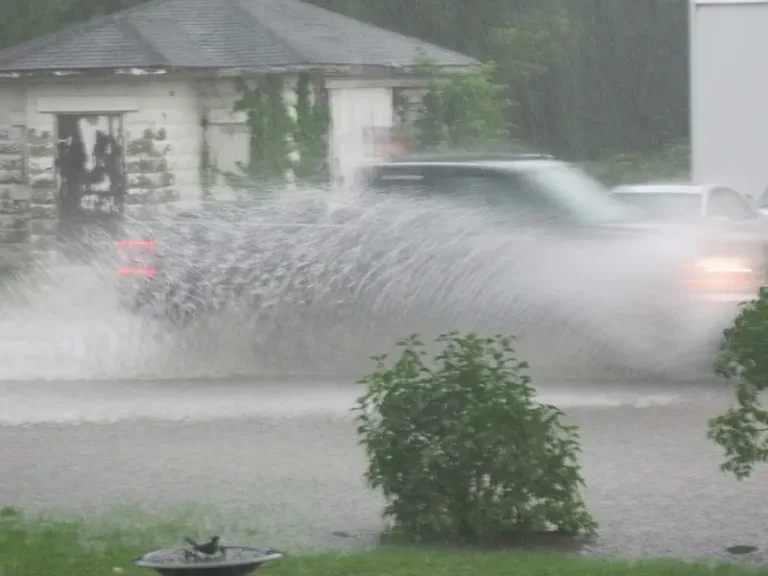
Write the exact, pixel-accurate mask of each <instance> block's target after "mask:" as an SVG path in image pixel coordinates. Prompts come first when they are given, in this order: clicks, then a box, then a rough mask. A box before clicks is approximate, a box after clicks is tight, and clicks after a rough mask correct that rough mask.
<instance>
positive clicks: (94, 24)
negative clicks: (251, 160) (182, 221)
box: [0, 0, 477, 244]
mask: <svg viewBox="0 0 768 576" xmlns="http://www.w3.org/2000/svg"><path fill="white" fill-rule="evenodd" d="M418 58H426V59H429V60H431V61H433V62H434V63H435V64H437V65H438V66H440V67H442V68H443V69H445V70H446V71H456V70H460V69H463V68H466V67H468V66H474V65H476V64H477V62H476V61H475V60H473V59H471V58H468V57H466V56H463V55H461V54H458V53H455V52H451V51H449V50H445V49H442V48H438V47H436V46H433V45H430V44H427V43H425V42H422V41H419V40H416V39H412V38H408V37H405V36H402V35H400V34H396V33H394V32H390V31H386V30H382V29H379V28H376V27H373V26H370V25H367V24H364V23H362V22H359V21H356V20H353V19H350V18H347V17H344V16H341V15H339V14H336V13H333V12H329V11H327V10H323V9H321V8H317V7H314V6H311V5H309V4H306V3H304V2H300V1H299V0H217V1H215V2H212V1H211V0H151V1H150V2H147V3H145V4H141V5H140V6H138V7H137V8H133V9H131V10H128V11H124V12H121V13H118V14H115V15H112V16H108V17H104V18H99V19H96V20H93V21H91V22H86V23H83V24H79V25H75V26H72V27H70V28H67V29H65V30H63V31H61V32H59V33H57V34H54V35H52V36H49V37H45V38H41V39H37V40H34V41H31V42H29V43H26V44H24V45H21V46H18V47H13V48H10V49H7V50H4V51H0V242H6V243H9V242H11V243H13V242H16V243H19V244H23V243H24V242H26V239H27V237H29V236H30V233H31V238H32V242H33V243H38V244H48V243H50V239H51V238H52V237H53V235H54V233H55V230H56V228H57V223H58V222H59V220H60V216H61V210H60V206H61V199H60V197H59V196H60V194H61V192H60V189H61V180H62V174H61V170H60V169H59V168H58V167H57V161H56V159H57V156H58V154H59V152H58V147H57V141H62V140H63V139H65V138H66V137H67V135H66V134H64V133H63V132H66V131H67V130H69V129H68V128H63V127H66V126H70V125H71V122H72V119H75V120H76V121H78V125H79V126H81V128H82V127H83V126H88V125H90V126H93V129H92V130H91V131H90V136H86V135H85V134H84V135H83V140H88V141H87V142H84V148H85V150H86V154H89V153H90V151H91V150H92V149H93V143H94V142H93V135H94V134H95V133H96V130H97V129H101V130H102V132H104V133H107V134H111V135H112V136H114V137H115V139H116V141H117V142H119V143H120V144H122V146H121V147H120V149H121V150H122V153H123V154H122V155H123V158H122V161H123V162H124V173H125V176H124V178H123V179H122V182H119V183H116V184H115V187H116V188H119V189H121V190H120V191H119V193H120V194H121V195H122V199H123V200H122V201H121V202H122V203H123V204H124V208H125V210H126V211H128V212H129V213H130V212H131V211H132V210H133V211H135V210H137V209H139V208H140V207H142V206H147V205H152V204H162V203H168V202H174V203H185V202H192V201H197V200H198V199H199V197H200V189H201V176H200V173H201V172H200V168H201V158H202V152H203V148H204V146H207V148H208V149H209V150H210V151H211V152H212V153H213V155H214V156H215V158H216V164H217V167H218V168H219V169H221V170H223V171H227V170H234V169H235V166H236V165H237V163H238V162H243V163H246V162H247V159H248V157H249V141H250V140H249V130H248V127H247V125H246V123H245V117H244V115H243V114H242V113H234V112H233V108H234V104H235V101H236V98H237V94H236V90H235V80H236V79H238V78H244V79H254V78H259V77H263V75H265V74H280V75H281V76H282V77H283V78H284V80H285V84H286V95H287V96H288V97H292V94H293V90H292V89H291V86H292V84H293V83H295V82H296V78H297V77H298V75H299V74H300V73H316V74H321V75H322V77H323V78H324V81H325V87H326V89H327V93H328V97H329V107H330V112H331V122H330V134H329V148H330V158H329V164H330V166H332V167H334V168H335V169H336V170H337V171H339V172H340V173H341V175H342V176H344V175H346V174H348V173H349V172H350V171H351V170H352V169H353V168H354V167H355V166H356V165H357V164H358V163H359V162H360V161H362V160H364V159H365V156H366V154H367V153H368V149H367V148H366V140H365V134H366V133H370V129H371V128H375V129H380V128H386V127H389V126H391V125H392V124H393V106H392V90H393V88H395V87H398V86H401V87H407V86H417V85H418V84H419V81H418V79H416V78H414V76H413V75H412V74H409V68H411V67H412V66H413V64H414V63H415V61H416V60H417V59H418ZM97 117H101V120H100V123H98V122H97V121H96V120H97ZM78 119H79V120H78ZM67 122H70V124H67ZM99 127H100V128H99ZM337 175H338V174H337ZM110 186H111V185H110V183H109V182H107V184H106V185H105V186H102V188H101V189H100V190H101V191H102V193H103V195H104V196H105V197H107V196H109V190H110ZM108 204H110V203H109V202H106V203H105V205H108ZM100 205H101V204H100ZM110 209H111V208H110Z"/></svg>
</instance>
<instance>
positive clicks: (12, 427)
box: [0, 379, 768, 557]
mask: <svg viewBox="0 0 768 576" xmlns="http://www.w3.org/2000/svg"><path fill="white" fill-rule="evenodd" d="M358 392H359V389H358V388H357V387H355V386H354V385H341V384H335V383H331V382H323V381H319V382H294V381H287V380H286V381H271V382H253V381H248V380H244V379H240V380H228V381H215V382H208V381H202V380H201V381H195V382H172V381H165V382H138V383H137V382H47V383H34V382H23V383H22V382H20V383H12V382H5V383H0V426H1V427H0V463H1V465H0V505H16V506H21V507H24V508H27V509H33V510H49V509H56V510H59V511H77V510H82V509H84V508H88V509H91V508H92V507H95V508H97V509H100V510H109V509H110V508H113V507H114V506H116V505H119V504H133V503H141V504H143V505H144V506H145V507H149V508H150V509H152V510H154V511H163V510H173V509H175V508H176V507H179V506H183V505H184V504H185V503H188V502H191V501H196V502H202V503H203V504H205V505H209V506H210V507H211V509H214V508H215V509H216V510H219V511H221V513H222V514H223V515H225V516H227V515H230V516H231V517H232V518H233V521H234V520H235V519H237V522H238V524H240V525H242V524H243V523H245V525H246V526H247V528H248V529H255V530H258V531H259V533H260V534H263V538H265V539H268V542H267V543H268V544H269V545H273V546H279V547H283V548H288V549H289V550H299V549H301V550H308V549H318V548H350V547H362V546H369V545H373V544H375V542H376V533H377V532H378V530H379V529H380V528H381V525H382V524H381V520H380V517H379V512H380V510H381V505H382V502H381V499H380V498H379V497H378V496H377V495H376V494H374V493H372V492H371V491H369V490H368V489H367V488H366V486H365V484H364V483H363V481H362V479H361V475H362V472H363V468H364V455H363V453H362V451H361V449H360V448H359V447H358V446H357V445H356V439H355V434H354V425H353V422H352V417H351V414H350V412H349V408H350V407H351V405H352V403H353V401H354V398H355V396H356V395H357V394H358ZM542 398H543V399H544V400H546V401H548V402H552V403H555V404H558V405H559V406H561V407H562V408H563V409H565V410H566V412H567V413H568V414H569V416H570V417H571V418H572V419H573V420H575V421H576V422H577V423H578V424H580V425H581V427H582V436H583V447H584V454H583V457H582V463H583V465H584V472H585V476H586V479H587V482H588V485H589V487H588V490H587V499H588V504H589V506H590V508H591V510H592V511H593V513H594V515H595V516H596V517H597V519H598V521H599V522H600V525H601V527H600V540H599V543H598V545H597V546H596V548H595V550H596V551H599V552H603V553H609V554H622V555H646V554H648V555H675V556H683V557H698V556H720V555H722V554H723V553H724V548H725V547H727V546H731V545H734V544H755V545H757V546H760V547H761V548H762V547H763V545H764V544H768V538H767V536H768V509H767V508H766V504H765V502H766V497H767V496H768V467H765V468H764V469H760V470H759V472H758V473H757V474H756V475H755V476H754V477H753V478H751V479H749V480H747V481H744V482H741V483H739V482H737V481H736V480H734V479H733V478H732V477H729V476H725V475H723V474H722V473H720V472H719V470H718V463H719V459H720V453H719V451H718V449H717V447H715V446H714V445H712V444H711V443H710V442H709V441H707V440H706V438H705V426H706V420H707V418H709V417H710V416H712V415H713V414H715V413H717V411H719V410H720V409H722V408H723V407H724V406H726V405H727V403H728V400H729V396H728V390H727V389H726V388H724V387H723V385H722V384H714V383H700V384H696V385H694V384H685V385H683V384H676V385H647V384H646V385H632V386H630V385H618V384H608V383H603V384H600V385H597V384H584V385H571V386H568V387H564V386H545V387H543V388H542ZM758 556H759V554H758Z"/></svg>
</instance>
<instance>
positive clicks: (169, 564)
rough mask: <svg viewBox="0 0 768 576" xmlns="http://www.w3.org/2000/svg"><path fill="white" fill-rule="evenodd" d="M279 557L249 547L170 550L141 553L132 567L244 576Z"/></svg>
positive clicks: (178, 575)
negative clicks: (203, 551)
mask: <svg viewBox="0 0 768 576" xmlns="http://www.w3.org/2000/svg"><path fill="white" fill-rule="evenodd" d="M282 557H283V555H282V554H280V553H279V552H275V551H274V550H270V549H267V548H254V547H252V546H221V547H220V548H219V551H218V552H217V553H216V554H203V553H200V552H197V551H195V550H190V549H189V548H173V549H168V550H156V551H154V552H149V553H147V554H144V555H143V556H140V557H139V558H137V559H136V560H134V564H135V565H136V566H139V567H141V568H152V569H154V570H156V571H157V572H159V573H160V575H161V576H246V574H250V573H251V572H253V571H254V570H256V569H257V568H258V567H259V566H261V565H262V564H265V563H267V562H271V561H273V560H279V559H280V558H282Z"/></svg>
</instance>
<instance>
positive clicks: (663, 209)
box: [611, 182, 761, 222]
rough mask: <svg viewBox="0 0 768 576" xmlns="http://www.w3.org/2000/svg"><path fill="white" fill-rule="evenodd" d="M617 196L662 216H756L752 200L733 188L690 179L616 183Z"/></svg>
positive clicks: (741, 219)
mask: <svg viewBox="0 0 768 576" xmlns="http://www.w3.org/2000/svg"><path fill="white" fill-rule="evenodd" d="M611 195H612V196H613V197H614V198H617V199H618V200H621V201H623V202H625V203H627V204H630V205H632V206H634V207H635V208H638V209H640V210H642V211H644V212H647V213H649V214H651V215H652V216H654V217H656V218H661V219H664V220H693V219H699V218H705V219H715V220H721V221H733V222H744V221H748V220H754V219H756V218H760V217H761V214H760V211H759V210H758V209H757V207H756V206H755V205H754V204H753V202H752V201H751V200H750V199H749V198H748V197H746V196H744V195H743V194H741V193H739V192H737V191H736V190H734V189H733V188H729V187H727V186H719V185H706V184H690V183H665V182H659V183H648V184H629V185H624V186H618V187H616V188H614V189H613V190H611Z"/></svg>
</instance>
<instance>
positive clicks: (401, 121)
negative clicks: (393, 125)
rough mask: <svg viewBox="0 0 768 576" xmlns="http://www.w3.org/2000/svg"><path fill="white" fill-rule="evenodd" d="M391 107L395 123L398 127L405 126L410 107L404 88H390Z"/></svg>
mask: <svg viewBox="0 0 768 576" xmlns="http://www.w3.org/2000/svg"><path fill="white" fill-rule="evenodd" d="M392 107H393V109H394V112H395V119H396V121H397V125H398V126H400V127H403V126H406V125H407V124H408V118H409V116H410V114H411V107H412V104H411V100H410V98H408V94H407V89H406V88H395V89H394V90H392Z"/></svg>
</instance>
